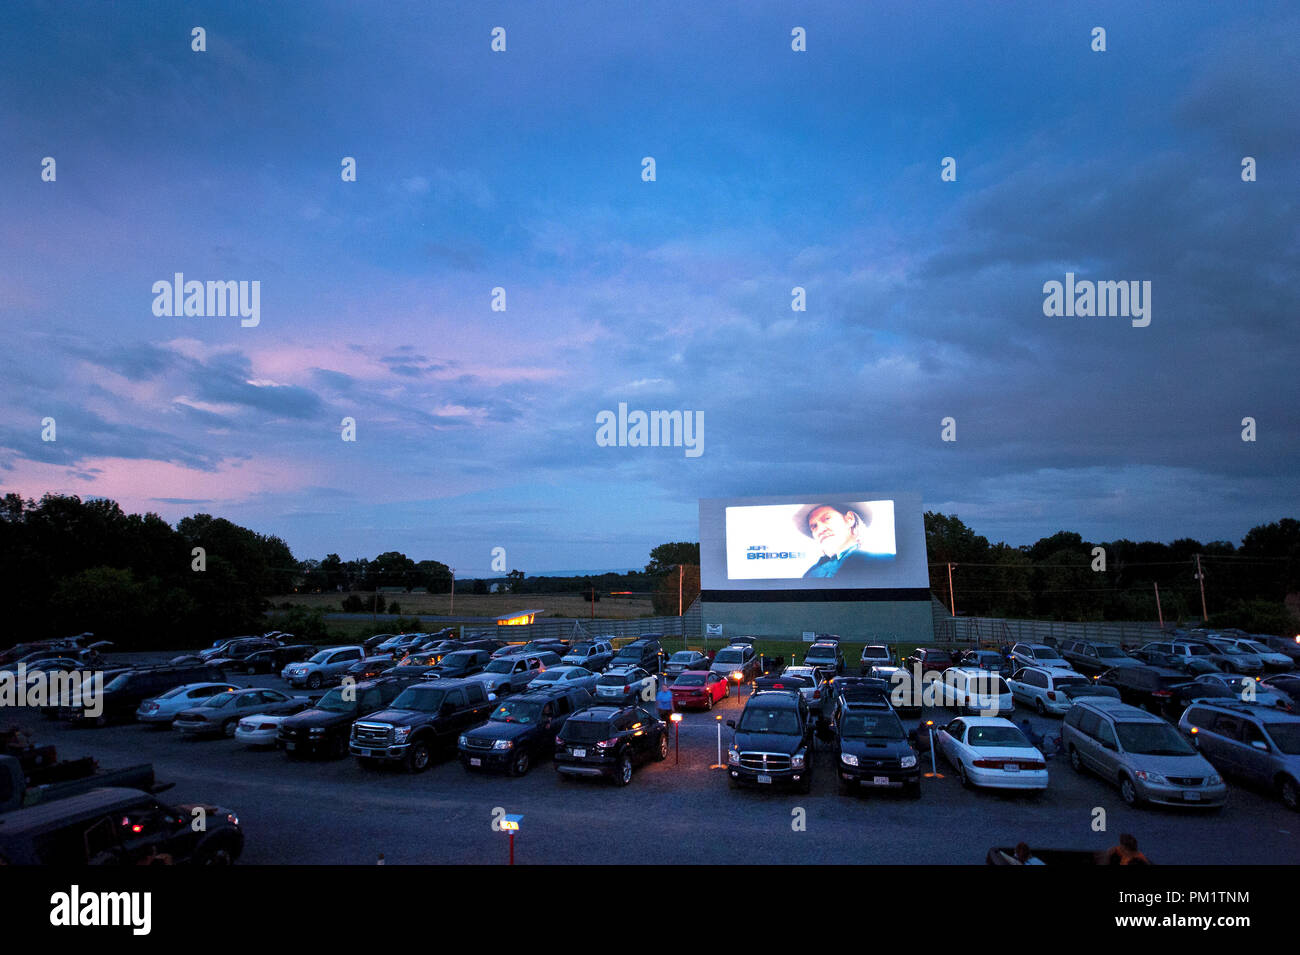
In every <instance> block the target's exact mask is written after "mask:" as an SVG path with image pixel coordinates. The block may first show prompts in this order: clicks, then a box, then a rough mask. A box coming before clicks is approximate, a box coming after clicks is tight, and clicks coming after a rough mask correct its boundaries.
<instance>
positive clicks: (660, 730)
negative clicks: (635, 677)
mask: <svg viewBox="0 0 1300 955" xmlns="http://www.w3.org/2000/svg"><path fill="white" fill-rule="evenodd" d="M667 756H668V724H667V723H665V722H664V721H663V720H661V719H656V718H655V716H654V715H653V714H652V713H651V712H650V711H649V710H647V709H645V708H643V707H640V706H589V707H587V708H586V709H585V710H582V711H581V712H579V713H574V714H573V715H572V716H570V717H569V718H568V719H567V720H565V721H564V728H563V729H561V730H560V732H559V734H558V735H556V737H555V769H556V771H557V772H558V773H559V774H560V775H561V776H563V777H569V776H608V777H610V778H611V779H613V780H614V782H615V783H617V784H618V785H620V786H626V785H627V784H628V783H630V782H631V781H632V767H633V766H635V765H636V764H638V763H644V762H646V761H648V760H651V759H653V760H663V759H666V758H667Z"/></svg>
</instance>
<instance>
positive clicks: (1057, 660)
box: [1011, 643, 1074, 671]
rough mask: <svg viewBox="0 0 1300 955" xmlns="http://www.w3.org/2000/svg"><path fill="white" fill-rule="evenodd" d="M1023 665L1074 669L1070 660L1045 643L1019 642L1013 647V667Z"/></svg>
mask: <svg viewBox="0 0 1300 955" xmlns="http://www.w3.org/2000/svg"><path fill="white" fill-rule="evenodd" d="M1021 667H1053V668H1054V669H1057V670H1073V669H1074V667H1072V666H1070V661H1069V660H1067V659H1065V657H1063V656H1061V654H1060V653H1059V652H1057V650H1056V649H1055V648H1054V647H1049V646H1048V645H1047V644H1045V643H1017V644H1016V645H1015V646H1014V647H1012V648H1011V669H1012V671H1015V670H1019V669H1020V668H1021Z"/></svg>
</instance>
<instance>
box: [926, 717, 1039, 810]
mask: <svg viewBox="0 0 1300 955" xmlns="http://www.w3.org/2000/svg"><path fill="white" fill-rule="evenodd" d="M935 741H936V743H937V745H938V747H939V751H940V752H941V753H943V755H944V758H945V759H947V760H948V762H949V763H951V764H952V765H953V767H954V768H955V769H956V770H957V776H958V777H959V778H960V779H961V782H962V785H963V786H965V787H966V788H968V789H970V788H973V787H976V786H985V787H988V788H991V789H1026V790H1033V791H1038V792H1041V791H1042V790H1044V789H1046V788H1047V761H1046V760H1045V759H1044V758H1043V754H1042V753H1040V752H1039V751H1038V750H1037V749H1035V748H1034V747H1033V746H1032V745H1031V744H1030V742H1029V740H1027V739H1025V734H1024V733H1022V732H1020V729H1019V728H1018V727H1017V726H1016V725H1015V724H1014V723H1012V722H1011V721H1010V720H1007V719H1003V718H1002V717H1000V716H964V717H959V718H958V719H955V720H953V721H952V722H951V723H949V724H948V725H947V726H945V727H943V728H942V729H941V730H939V732H938V733H937V734H936V740H935Z"/></svg>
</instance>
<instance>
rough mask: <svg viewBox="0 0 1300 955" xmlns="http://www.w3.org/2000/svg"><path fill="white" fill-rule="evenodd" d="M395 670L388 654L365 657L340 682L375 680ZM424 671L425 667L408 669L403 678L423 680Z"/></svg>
mask: <svg viewBox="0 0 1300 955" xmlns="http://www.w3.org/2000/svg"><path fill="white" fill-rule="evenodd" d="M395 668H396V667H395V665H394V663H393V658H392V657H390V656H389V655H388V654H384V655H383V656H379V657H363V658H362V659H360V660H358V661H357V662H356V663H353V664H351V665H350V666H349V667H348V668H347V669H346V670H344V671H343V675H342V676H341V677H340V678H339V682H340V683H342V682H343V681H344V680H347V679H351V680H352V681H353V682H354V683H360V682H362V681H363V680H374V679H376V678H377V677H381V676H383V675H384V674H386V673H388V672H389V671H391V670H394V669H395ZM424 669H425V668H423V667H407V668H406V669H405V670H403V671H402V676H407V677H413V678H414V677H421V678H423V677H424V676H425V673H424Z"/></svg>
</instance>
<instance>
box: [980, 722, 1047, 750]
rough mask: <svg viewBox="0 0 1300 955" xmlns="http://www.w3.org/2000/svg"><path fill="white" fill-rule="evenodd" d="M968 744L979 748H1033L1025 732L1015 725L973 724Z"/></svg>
mask: <svg viewBox="0 0 1300 955" xmlns="http://www.w3.org/2000/svg"><path fill="white" fill-rule="evenodd" d="M966 744H967V745H968V746H974V747H977V748H979V749H990V748H992V747H995V746H996V747H998V748H1000V749H1033V747H1032V746H1030V745H1029V740H1027V739H1025V734H1024V733H1022V732H1020V730H1018V729H1017V728H1016V727H1014V726H972V727H971V728H970V732H968V733H967V734H966Z"/></svg>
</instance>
